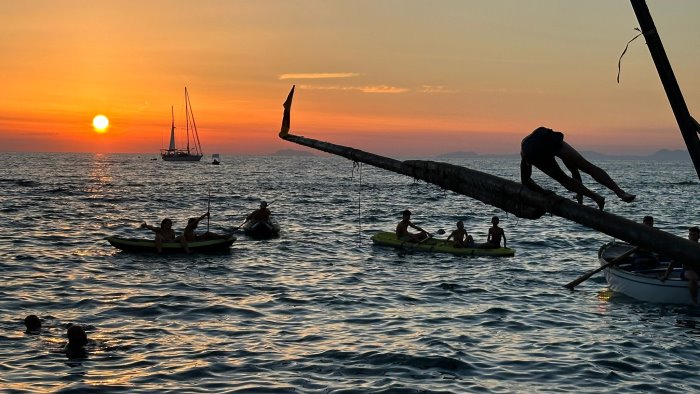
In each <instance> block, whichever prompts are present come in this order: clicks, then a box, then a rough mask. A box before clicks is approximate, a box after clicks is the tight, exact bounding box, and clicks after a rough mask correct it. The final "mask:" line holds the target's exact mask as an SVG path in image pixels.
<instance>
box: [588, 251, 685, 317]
mask: <svg viewBox="0 0 700 394" xmlns="http://www.w3.org/2000/svg"><path fill="white" fill-rule="evenodd" d="M632 248H633V246H632V245H629V244H626V243H616V242H611V243H607V244H605V245H603V246H601V247H600V250H598V258H599V260H600V264H601V266H603V265H605V264H607V263H609V262H610V261H612V260H613V259H614V258H615V257H617V256H620V255H621V254H623V253H625V252H626V251H628V250H630V249H632ZM667 268H668V262H663V261H662V262H661V264H660V265H659V267H657V268H654V269H650V270H644V271H631V270H630V269H631V264H630V261H629V259H627V260H622V262H621V263H620V264H616V265H613V266H612V267H609V268H606V269H605V270H603V272H604V273H605V279H606V280H607V281H608V286H609V287H610V290H612V291H614V292H616V293H622V294H625V295H627V296H629V297H632V298H635V299H637V300H640V301H646V302H653V303H659V304H691V300H690V292H689V291H688V281H686V280H683V279H681V278H680V271H681V270H680V268H676V269H675V270H674V271H673V272H672V273H671V275H670V276H669V278H668V279H666V280H665V281H662V280H661V277H662V276H663V275H664V273H665V272H666V269H667Z"/></svg>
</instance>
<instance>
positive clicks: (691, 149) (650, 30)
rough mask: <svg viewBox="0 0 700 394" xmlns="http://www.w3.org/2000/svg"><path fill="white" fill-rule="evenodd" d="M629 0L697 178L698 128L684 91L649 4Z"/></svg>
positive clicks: (699, 166) (699, 165) (699, 162)
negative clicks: (652, 16)
mask: <svg viewBox="0 0 700 394" xmlns="http://www.w3.org/2000/svg"><path fill="white" fill-rule="evenodd" d="M630 1H631V2H632V8H633V9H634V13H635V15H636V16H637V21H639V27H640V28H641V29H642V33H643V34H644V38H645V39H646V41H647V46H648V47H649V52H650V53H651V58H652V59H653V60H654V64H655V65H656V71H657V72H658V73H659V77H660V78H661V83H662V84H663V86H664V90H665V91H666V96H667V97H668V101H669V103H670V104H671V109H672V110H673V115H674V116H675V117H676V122H678V127H679V128H680V130H681V134H682V135H683V140H685V145H686V146H687V147H688V153H689V154H690V158H691V159H692V160H693V165H694V166H695V172H696V173H697V174H698V178H700V138H698V131H699V130H698V126H697V123H696V122H695V120H694V119H693V118H692V117H691V116H690V112H689V111H688V106H687V105H686V104H685V100H684V99H683V93H681V88H680V86H678V81H677V80H676V76H675V75H674V74H673V69H672V68H671V63H670V62H669V60H668V57H667V56H666V51H665V50H664V46H663V44H662V43H661V37H660V36H659V32H658V31H656V26H655V25H654V20H653V19H652V18H651V14H650V13H649V7H647V4H646V2H645V0H630Z"/></svg>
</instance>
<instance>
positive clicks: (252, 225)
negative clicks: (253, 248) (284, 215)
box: [241, 219, 280, 239]
mask: <svg viewBox="0 0 700 394" xmlns="http://www.w3.org/2000/svg"><path fill="white" fill-rule="evenodd" d="M241 229H242V230H243V233H244V234H245V235H247V236H249V237H251V238H255V239H269V238H274V237H277V236H278V235H279V234H280V225H279V223H277V221H276V220H274V219H271V220H251V221H248V222H245V223H244V224H243V225H242V226H241Z"/></svg>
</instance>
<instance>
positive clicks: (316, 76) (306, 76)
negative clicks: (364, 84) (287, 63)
mask: <svg viewBox="0 0 700 394" xmlns="http://www.w3.org/2000/svg"><path fill="white" fill-rule="evenodd" d="M360 75H362V74H358V73H305V74H281V75H280V76H279V79H331V78H353V77H359V76H360Z"/></svg>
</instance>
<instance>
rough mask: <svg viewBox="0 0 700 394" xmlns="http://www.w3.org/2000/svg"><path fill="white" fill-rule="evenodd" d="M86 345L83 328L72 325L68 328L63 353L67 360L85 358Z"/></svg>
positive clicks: (85, 335)
mask: <svg viewBox="0 0 700 394" xmlns="http://www.w3.org/2000/svg"><path fill="white" fill-rule="evenodd" d="M87 344H88V338H87V334H85V330H84V329H83V327H81V326H78V325H72V326H70V327H68V344H67V345H66V348H65V352H66V356H68V358H80V357H86V356H87V349H86V348H85V345H87Z"/></svg>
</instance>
